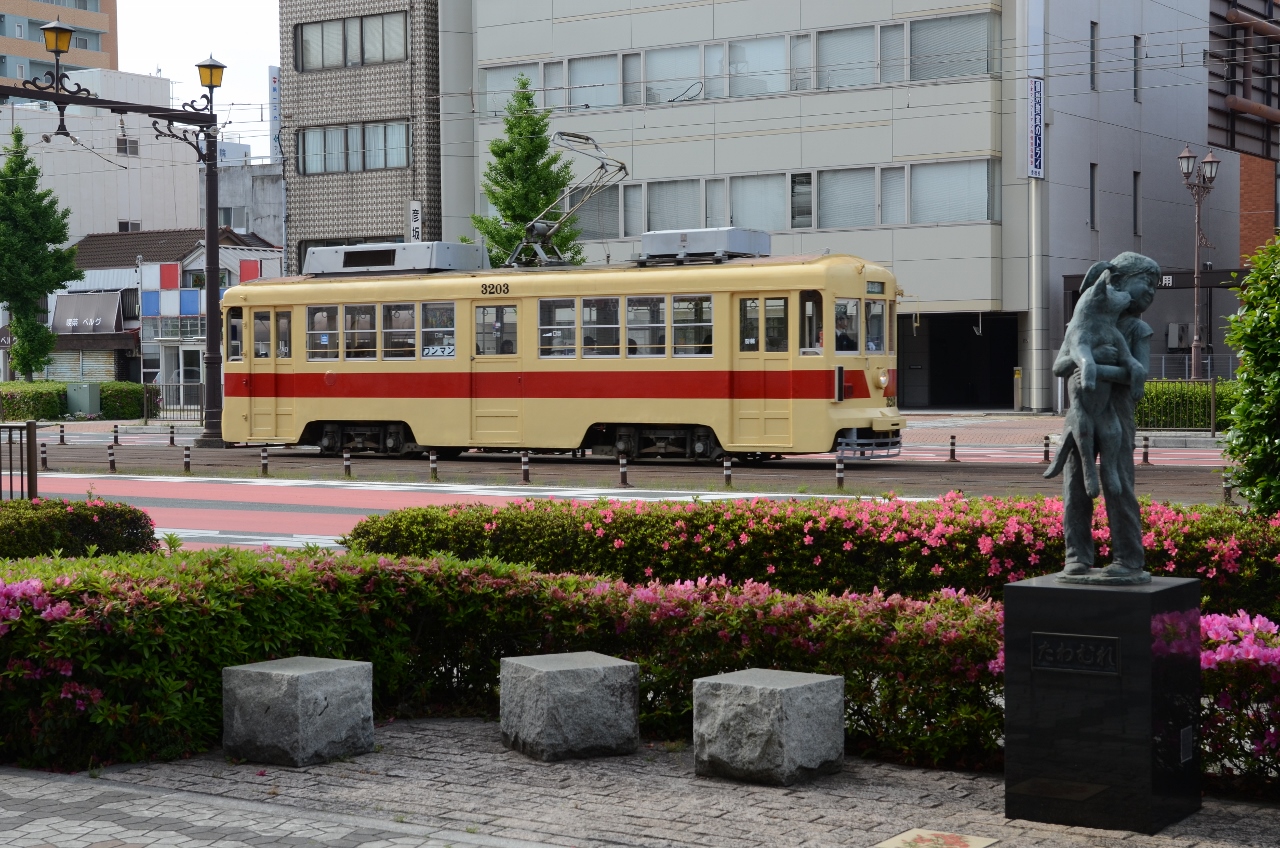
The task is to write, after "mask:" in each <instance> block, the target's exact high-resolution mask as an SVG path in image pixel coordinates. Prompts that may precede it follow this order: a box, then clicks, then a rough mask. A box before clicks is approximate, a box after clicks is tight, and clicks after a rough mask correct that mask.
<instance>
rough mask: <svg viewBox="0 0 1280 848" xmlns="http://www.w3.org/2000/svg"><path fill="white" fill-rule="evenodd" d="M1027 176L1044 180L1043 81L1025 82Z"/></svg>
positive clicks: (1033, 79)
mask: <svg viewBox="0 0 1280 848" xmlns="http://www.w3.org/2000/svg"><path fill="white" fill-rule="evenodd" d="M1027 176H1028V177H1030V178H1031V179H1033V180H1043V179H1044V80H1042V79H1036V78H1035V77H1032V78H1030V79H1028V80H1027Z"/></svg>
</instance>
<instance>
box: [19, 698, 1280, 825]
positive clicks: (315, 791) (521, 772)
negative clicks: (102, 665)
mask: <svg viewBox="0 0 1280 848" xmlns="http://www.w3.org/2000/svg"><path fill="white" fill-rule="evenodd" d="M377 741H378V743H379V750H378V752H377V753H373V754H369V755H365V756H361V757H356V758H353V759H351V760H348V761H345V762H335V763H330V764H327V765H323V766H315V767H311V768H306V769H288V768H278V767H274V766H269V767H267V768H266V769H265V774H262V775H259V773H258V772H259V770H260V767H259V766H253V765H247V764H246V765H232V764H229V763H228V762H227V761H226V760H225V759H224V758H223V757H222V756H221V755H220V753H219V752H217V751H215V752H211V753H210V754H207V755H203V756H199V757H194V758H192V759H189V760H183V761H178V762H173V763H155V764H147V765H140V766H129V767H118V768H115V769H108V770H107V771H106V772H104V773H103V775H102V778H103V779H102V780H101V781H100V782H99V783H97V784H96V785H97V786H102V787H108V786H109V787H120V788H121V789H124V788H126V785H127V786H128V787H129V788H133V789H143V788H145V789H147V790H148V791H151V792H154V793H165V792H174V791H177V792H181V793H184V794H183V795H182V798H183V799H190V798H199V797H209V801H210V803H213V802H214V801H221V802H223V803H237V804H241V803H244V804H247V803H254V802H256V803H258V804H266V805H268V806H267V807H265V808H264V807H255V808H254V809H255V810H260V809H272V810H278V811H279V813H278V815H279V816H280V817H281V818H282V819H283V818H289V819H292V820H297V821H300V822H304V821H305V820H306V819H305V816H306V815H315V814H316V811H324V813H325V814H328V815H333V814H345V815H350V816H358V817H362V818H361V820H362V821H368V820H382V821H390V820H394V819H395V818H396V817H397V816H400V817H403V818H404V820H405V822H406V823H408V824H413V825H417V826H420V827H423V828H425V829H426V830H425V831H424V832H427V833H436V834H437V835H438V834H439V833H440V832H441V831H451V832H453V833H458V832H460V831H461V832H462V834H461V835H462V836H463V837H465V838H468V839H471V840H473V841H475V842H476V843H477V844H484V845H494V846H498V845H501V844H504V843H502V842H501V840H521V841H523V842H524V844H526V845H527V844H528V843H530V842H532V843H535V844H539V843H541V844H550V845H555V846H577V848H611V846H619V845H625V846H633V848H693V846H697V847H698V848H739V847H741V848H765V846H769V848H773V847H774V846H806V848H817V846H859V848H865V846H872V845H875V844H876V843H879V842H881V841H883V840H885V839H887V838H889V837H891V836H893V835H894V834H897V833H900V832H902V831H904V830H907V829H910V828H915V827H920V828H930V829H938V830H944V831H951V832H958V833H962V834H966V835H971V836H981V837H988V838H993V839H998V840H999V843H998V844H999V846H1002V848H1005V846H1043V848H1085V846H1088V848H1109V847H1110V846H1135V848H1136V846H1143V847H1144V848H1164V847H1165V846H1168V848H1174V846H1177V848H1191V846H1196V848H1243V846H1257V848H1262V846H1268V848H1272V847H1273V846H1275V845H1276V842H1277V836H1276V834H1277V833H1280V807H1276V806H1264V805H1250V804H1244V803H1236V802H1231V801H1226V800H1221V799H1215V798H1207V799H1205V803H1204V809H1203V810H1202V811H1200V812H1199V813H1197V814H1196V815H1194V816H1192V817H1190V818H1189V819H1186V820H1185V821H1183V822H1181V823H1179V824H1177V825H1174V826H1172V827H1169V828H1167V829H1166V830H1165V831H1163V832H1162V833H1161V834H1159V835H1157V836H1154V837H1148V836H1142V835H1137V834H1128V833H1120V832H1113V831H1093V830H1086V829H1081V828H1065V827H1058V826H1053V825H1042V824H1034V823H1029V822H1022V821H1010V820H1008V819H1005V817H1004V815H1003V812H1002V810H1003V803H1004V802H1003V790H1002V777H1001V776H1000V775H998V774H974V773H960V772H949V771H937V770H926V769H911V768H904V767H900V766H894V765H889V764H884V763H875V762H870V761H864V760H859V759H854V758H849V759H847V760H846V762H845V767H844V770H843V771H842V772H841V773H840V774H838V775H833V776H830V777H825V778H821V779H819V780H818V781H817V782H815V783H813V784H809V785H802V786H798V787H791V788H773V787H760V786H751V785H745V784H738V783H733V782H730V781H725V780H718V779H709V778H698V777H695V776H694V774H693V757H692V752H691V751H690V750H689V749H688V748H685V747H684V746H682V745H669V746H668V745H663V744H661V743H658V744H655V745H652V746H649V747H645V748H642V750H641V752H640V753H639V754H636V755H633V756H627V757H612V758H604V759H597V760H586V761H573V762H564V763H539V762H535V761H533V760H529V759H527V758H525V757H523V756H521V755H519V754H516V753H513V752H510V751H507V750H505V749H504V748H503V747H502V746H501V744H500V741H499V737H498V727H497V725H496V724H494V723H492V722H485V721H482V720H477V719H433V720H418V721H404V722H396V723H394V724H391V725H389V726H386V727H381V728H379V729H378V731H377ZM4 786H5V784H4V782H3V778H0V792H2V791H4ZM210 796H216V798H214V797H210ZM3 798H4V796H3V795H2V794H0V807H7V806H8V805H9V803H10V802H7V801H4V800H3ZM47 803H48V802H47ZM183 803H190V802H189V801H186V800H184V801H183ZM125 808H126V809H129V810H133V809H138V807H137V805H136V804H135V806H134V807H129V806H128V805H125ZM112 809H116V810H118V809H120V808H119V807H113V808H112ZM148 809H157V808H154V807H153V808H148ZM158 809H165V808H163V807H161V808H158ZM301 811H308V812H307V813H306V814H305V815H304V814H303V813H302V812H301ZM0 815H3V814H0ZM82 815H83V814H82ZM255 815H256V814H255ZM254 820H255V821H258V822H260V825H257V826H266V825H265V824H262V823H261V820H260V819H254ZM432 829H435V830H432ZM115 838H121V839H123V837H115ZM265 838H267V839H272V838H274V837H270V836H268V837H265ZM310 838H312V839H317V840H318V837H310ZM334 838H335V839H337V838H338V837H334ZM351 838H352V837H351V836H350V835H349V834H348V835H346V836H343V837H341V839H346V840H350V839H351ZM437 838H438V837H437ZM481 840H483V842H481ZM9 844H14V845H16V844H19V843H17V842H3V841H0V845H9ZM21 844H23V845H34V844H36V843H32V842H24V843H21ZM67 844H68V845H69V843H67ZM79 844H84V845H87V844H88V843H79ZM79 844H78V845H77V846H75V848H79ZM252 844H273V845H274V844H277V843H263V842H261V841H259V842H252ZM281 844H283V843H281ZM323 844H326V845H328V844H332V845H335V846H336V845H339V844H341V845H344V846H345V845H347V844H349V841H348V842H341V843H340V842H338V841H332V842H325V843H323ZM424 844H425V843H424ZM455 844H460V843H455ZM505 844H508V845H511V846H512V848H514V846H515V845H518V844H520V843H516V842H513V843H505Z"/></svg>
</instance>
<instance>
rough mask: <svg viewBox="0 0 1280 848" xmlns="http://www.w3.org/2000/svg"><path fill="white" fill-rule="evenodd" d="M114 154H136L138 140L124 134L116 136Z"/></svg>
mask: <svg viewBox="0 0 1280 848" xmlns="http://www.w3.org/2000/svg"><path fill="white" fill-rule="evenodd" d="M116 155H117V156H137V155H138V140H137V139H136V138H127V137H125V136H122V135H121V136H116Z"/></svg>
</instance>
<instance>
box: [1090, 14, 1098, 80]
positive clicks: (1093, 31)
mask: <svg viewBox="0 0 1280 848" xmlns="http://www.w3.org/2000/svg"><path fill="white" fill-rule="evenodd" d="M1089 88H1090V89H1091V90H1093V91H1097V90H1098V22H1097V21H1089Z"/></svg>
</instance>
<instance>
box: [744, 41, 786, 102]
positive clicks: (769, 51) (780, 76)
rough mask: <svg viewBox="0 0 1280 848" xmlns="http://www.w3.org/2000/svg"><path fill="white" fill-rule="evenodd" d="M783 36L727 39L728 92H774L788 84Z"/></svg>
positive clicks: (750, 94) (747, 95) (780, 90)
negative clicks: (744, 39)
mask: <svg viewBox="0 0 1280 848" xmlns="http://www.w3.org/2000/svg"><path fill="white" fill-rule="evenodd" d="M787 64H788V63H787V40H786V38H784V37H782V36H773V37H770V38H752V39H749V40H746V41H730V42H729V96H730V97H750V96H752V95H757V94H776V93H779V92H783V91H786V90H787V89H788V88H790V81H789V76H790V71H789V69H788V67H787Z"/></svg>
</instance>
